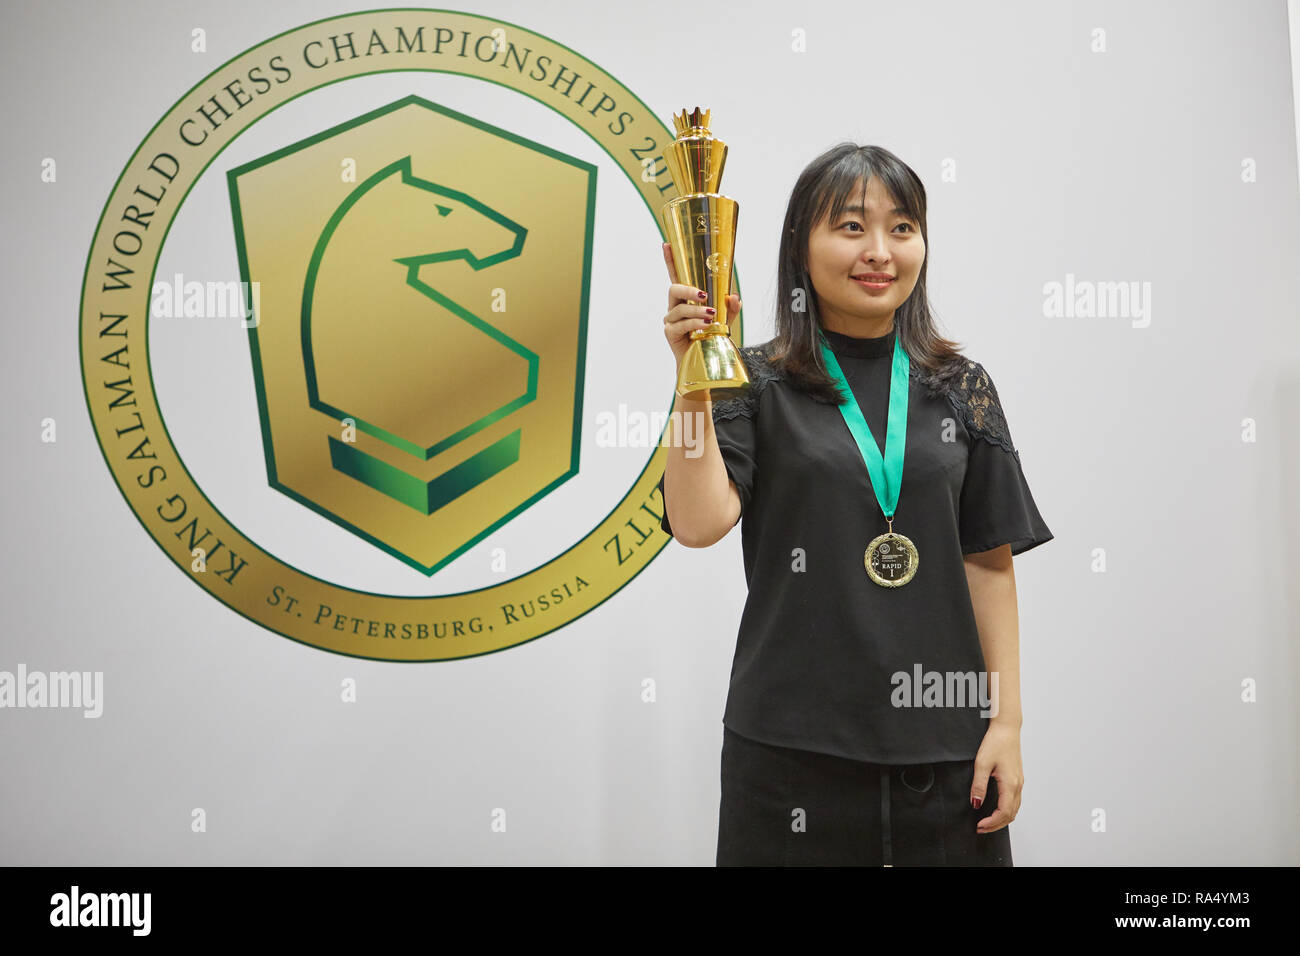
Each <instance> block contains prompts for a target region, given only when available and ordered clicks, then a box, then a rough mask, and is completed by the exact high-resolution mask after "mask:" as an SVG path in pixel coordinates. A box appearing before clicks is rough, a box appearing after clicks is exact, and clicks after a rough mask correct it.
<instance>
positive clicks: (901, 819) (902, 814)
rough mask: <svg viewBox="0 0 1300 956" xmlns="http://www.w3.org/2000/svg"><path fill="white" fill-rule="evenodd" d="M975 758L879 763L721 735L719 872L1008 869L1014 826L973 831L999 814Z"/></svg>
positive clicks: (991, 785) (993, 785) (993, 788)
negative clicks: (976, 787)
mask: <svg viewBox="0 0 1300 956" xmlns="http://www.w3.org/2000/svg"><path fill="white" fill-rule="evenodd" d="M974 775H975V760H974V758H972V759H970V760H947V761H939V762H936V763H922V764H878V763H867V762H865V761H861V760H849V759H847V758H844V757H835V756H832V755H830V754H824V753H817V752H814V751H811V750H795V749H791V748H789V747H777V746H773V745H771V744H765V743H761V742H759V741H757V740H751V739H749V738H748V737H743V736H741V735H740V734H738V733H736V732H735V731H733V730H731V729H729V728H727V727H726V726H724V727H723V742H722V802H721V806H720V808H719V815H718V856H717V865H718V866H1011V865H1012V863H1011V833H1010V827H1003V828H1002V829H1000V830H995V831H994V832H993V833H986V834H981V833H976V832H975V825H976V824H977V823H978V822H979V821H980V820H982V819H984V818H985V817H986V816H988V815H989V814H990V813H991V812H992V811H993V808H994V807H996V806H997V799H998V791H997V780H995V779H994V778H993V777H992V776H990V777H989V782H988V792H987V794H986V795H985V798H984V803H983V805H982V806H981V808H980V809H979V810H976V809H974V808H973V807H972V806H971V805H970V787H971V781H972V779H973V778H974Z"/></svg>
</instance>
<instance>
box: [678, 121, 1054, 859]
mask: <svg viewBox="0 0 1300 956" xmlns="http://www.w3.org/2000/svg"><path fill="white" fill-rule="evenodd" d="M926 242H927V231H926V197H925V188H924V186H923V185H922V184H921V182H920V180H919V179H918V178H917V176H916V174H915V173H914V172H913V171H912V170H911V169H910V168H908V166H906V165H905V164H904V163H903V162H902V161H900V160H899V159H898V158H897V157H896V156H894V155H893V154H892V153H890V152H889V151H887V150H884V149H880V148H878V147H873V146H862V147H860V146H857V145H855V144H852V143H843V144H840V145H839V146H836V147H834V148H833V149H831V150H829V151H827V152H826V153H825V154H823V155H822V156H820V157H818V158H817V159H816V160H814V161H813V162H812V163H811V164H810V165H809V166H808V168H807V169H805V170H804V171H803V173H802V174H801V175H800V177H799V179H798V181H797V183H796V184H795V187H794V190H793V192H792V194H791V197H790V202H789V206H788V208H787V211H786V218H785V226H784V230H783V233H782V239H781V246H780V253H779V256H780V276H779V280H778V302H777V315H776V335H775V336H774V338H773V339H772V340H771V341H770V342H767V343H764V344H763V345H759V346H747V347H745V348H743V349H742V350H741V355H742V357H743V358H744V361H745V364H746V367H747V370H748V372H749V377H750V382H751V384H750V386H749V387H748V388H747V389H743V390H732V391H723V392H718V393H717V394H716V395H714V396H713V397H712V401H710V400H709V399H708V398H705V399H704V400H702V401H700V400H688V399H683V398H680V397H679V398H678V399H677V403H676V408H675V410H676V411H679V412H681V413H682V414H692V413H701V414H700V419H699V420H701V421H702V423H703V428H702V429H701V431H702V434H703V436H704V437H703V443H702V447H703V454H697V453H693V454H696V457H688V456H687V454H686V453H685V452H686V449H685V448H683V447H682V445H681V443H679V442H673V441H670V442H669V449H668V463H667V465H666V468H665V473H664V478H663V479H662V480H661V481H660V490H661V493H662V494H663V497H664V516H663V520H662V527H663V529H664V530H665V531H667V532H668V533H669V534H672V535H674V536H675V537H676V538H677V539H678V540H679V541H681V542H682V543H684V544H686V545H688V546H690V547H708V546H709V545H711V544H713V543H714V542H716V541H718V540H720V539H721V538H722V537H723V536H724V535H726V533H727V532H728V531H729V530H730V529H731V527H732V526H733V525H734V524H735V523H736V522H737V521H738V520H741V519H743V520H742V524H741V537H742V550H743V554H744V564H745V577H746V581H747V583H748V586H749V594H748V597H747V599H746V603H745V609H744V612H743V614H742V616H741V622H740V630H739V634H738V637H737V642H736V654H735V660H734V663H733V666H732V672H731V685H730V690H729V692H728V696H727V706H726V710H725V713H724V715H723V723H724V729H723V748H722V801H721V806H720V813H719V827H718V853H717V863H718V865H720V866H722V865H760V864H769V865H790V864H865V865H885V866H892V865H948V866H953V865H980V866H1010V865H1012V858H1011V838H1010V830H1009V829H1008V824H1009V823H1010V822H1011V821H1012V820H1013V819H1015V816H1016V813H1017V811H1018V809H1019V806H1020V792H1021V787H1022V784H1023V780H1024V778H1023V774H1022V771H1021V762H1020V726H1021V712H1020V686H1019V657H1018V645H1019V634H1018V621H1017V610H1016V591H1015V577H1014V572H1013V569H1012V561H1011V558H1012V555H1015V554H1020V553H1022V552H1024V551H1027V550H1029V549H1030V548H1033V547H1035V546H1037V545H1039V544H1042V543H1044V542H1046V541H1050V540H1051V539H1052V537H1053V536H1052V533H1051V531H1049V530H1048V528H1047V525H1046V524H1045V523H1044V522H1043V519H1042V517H1041V516H1040V515H1039V513H1038V509H1037V507H1036V506H1035V504H1034V500H1033V497H1032V496H1031V494H1030V492H1029V487H1028V484H1027V483H1026V481H1025V477H1024V474H1023V472H1022V470H1021V463H1020V455H1019V452H1018V451H1017V450H1016V448H1015V446H1014V445H1013V444H1012V441H1011V434H1010V431H1009V430H1008V428H1007V425H1006V421H1005V419H1004V417H1003V415H1002V410H1001V406H1000V404H999V401H998V395H997V390H996V389H995V388H994V386H993V382H992V379H991V378H990V376H989V374H988V372H987V371H985V369H984V368H983V366H982V365H980V364H979V363H978V362H974V361H972V360H970V359H968V358H966V357H965V356H963V355H961V354H960V352H958V351H957V343H954V342H950V341H948V340H947V339H944V338H942V337H940V336H939V335H938V334H937V333H936V332H935V329H934V322H933V318H932V316H931V314H930V309H929V305H928V302H927V299H926ZM664 256H665V261H666V262H667V264H668V270H669V277H670V279H671V281H672V284H671V285H670V287H669V311H668V314H667V315H666V316H665V318H664V334H665V337H666V338H667V340H668V343H669V346H670V347H671V349H672V352H673V355H674V357H675V358H676V359H677V361H678V362H679V363H680V361H681V359H682V356H683V355H684V354H685V351H686V348H687V346H688V345H689V344H690V339H689V333H690V332H691V331H693V330H695V329H698V328H702V327H703V326H704V325H705V324H707V323H708V322H711V321H713V319H711V318H710V316H711V315H712V314H713V313H712V312H711V310H709V309H708V308H707V307H705V306H702V305H700V304H698V303H700V301H701V297H700V296H699V291H700V290H698V289H694V288H691V287H689V286H686V285H683V284H680V283H678V282H677V276H676V275H675V274H674V270H673V265H672V256H671V251H670V250H669V249H668V247H667V246H665V247H664ZM727 311H728V316H729V318H730V319H734V317H735V316H736V315H738V314H739V312H740V301H739V299H738V298H737V297H736V296H734V295H733V296H730V297H729V301H728V302H727ZM707 394H708V393H706V395H707ZM855 422H856V423H857V424H856V425H855V424H854V423H855ZM697 434H698V433H697ZM873 442H874V448H873V447H872V443H873ZM904 539H906V540H904Z"/></svg>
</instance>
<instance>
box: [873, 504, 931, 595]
mask: <svg viewBox="0 0 1300 956" xmlns="http://www.w3.org/2000/svg"><path fill="white" fill-rule="evenodd" d="M886 520H888V521H889V523H890V530H888V531H886V532H885V533H884V534H882V535H879V536H878V537H875V538H872V539H871V543H870V544H869V545H867V553H866V556H865V559H864V560H865V563H866V566H867V574H868V576H869V577H870V578H871V580H873V581H875V582H876V583H877V584H879V585H882V586H883V587H887V588H896V587H901V586H902V585H904V584H906V583H907V582H908V581H910V580H912V578H914V577H915V576H916V569H917V567H918V566H919V565H920V563H921V555H920V554H919V553H918V552H917V550H916V545H914V544H913V543H912V539H911V538H909V537H907V536H906V535H902V534H899V533H898V532H897V531H894V530H893V520H892V519H886Z"/></svg>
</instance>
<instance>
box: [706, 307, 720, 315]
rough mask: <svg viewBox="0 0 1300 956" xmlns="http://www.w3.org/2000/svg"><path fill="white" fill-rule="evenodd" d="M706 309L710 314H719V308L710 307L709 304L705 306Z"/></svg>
mask: <svg viewBox="0 0 1300 956" xmlns="http://www.w3.org/2000/svg"><path fill="white" fill-rule="evenodd" d="M704 311H705V312H707V313H709V315H717V314H718V310H717V309H710V308H709V307H708V306H707V305H706V306H705V307H704Z"/></svg>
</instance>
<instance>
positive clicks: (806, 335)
mask: <svg viewBox="0 0 1300 956" xmlns="http://www.w3.org/2000/svg"><path fill="white" fill-rule="evenodd" d="M872 176H878V177H880V182H881V185H882V186H884V188H885V189H886V190H888V191H889V193H891V194H892V195H893V197H894V198H895V199H896V200H898V205H899V206H901V207H902V208H903V209H905V210H906V211H907V214H908V215H909V216H910V217H911V218H912V219H914V220H915V221H916V223H917V225H918V226H919V227H920V231H921V237H922V239H923V240H924V242H925V246H926V257H925V261H924V262H922V264H921V272H920V275H919V276H918V278H917V281H916V288H914V289H913V290H912V294H911V295H909V296H908V297H907V299H906V300H905V301H904V302H903V304H902V305H900V306H899V307H898V310H897V311H896V312H895V314H894V327H895V328H896V329H897V330H898V335H899V337H900V338H901V340H902V344H903V349H904V350H905V351H906V352H907V357H908V360H909V361H910V362H911V364H912V366H913V367H914V368H916V369H917V376H918V378H919V379H920V380H921V381H922V383H923V384H925V385H927V386H928V387H929V388H930V389H931V391H939V390H941V389H942V388H943V387H944V383H945V382H947V381H948V380H950V379H951V378H952V377H953V376H954V375H956V374H957V373H958V372H960V371H961V367H962V365H963V364H964V356H962V354H961V352H960V351H959V350H958V343H957V342H954V341H951V340H949V339H946V338H943V337H942V336H940V335H939V334H938V332H937V331H936V330H935V327H934V318H933V316H932V314H931V311H930V303H929V299H928V298H927V296H926V291H925V275H926V268H927V266H928V265H929V262H930V255H929V248H930V236H929V232H928V230H927V227H926V221H925V211H926V201H925V186H924V185H922V183H921V180H920V178H919V177H918V176H917V175H916V173H914V172H913V171H912V169H911V167H909V166H908V165H907V164H906V163H904V162H903V161H902V160H901V159H899V158H898V157H897V156H895V155H894V154H893V153H891V152H890V151H889V150H887V149H883V148H881V147H879V146H859V145H858V144H856V143H849V142H845V143H840V144H838V145H836V146H834V147H832V148H831V149H829V150H827V151H826V152H824V153H822V155H820V156H818V157H817V158H816V159H814V160H813V161H812V162H811V163H809V164H808V166H807V167H806V168H805V169H804V171H803V172H802V173H800V174H799V179H798V180H797V181H796V182H795V185H794V189H793V190H792V191H791V193H790V202H789V205H788V206H787V207H786V213H785V226H784V228H783V229H782V231H781V248H780V252H779V253H778V258H779V270H778V279H777V299H776V335H775V336H773V338H772V341H771V342H770V343H768V345H767V348H766V351H767V354H768V359H769V361H770V362H771V363H772V365H773V366H774V367H776V368H778V369H779V370H780V371H781V373H782V374H783V377H784V378H785V379H786V380H787V381H788V382H790V383H791V384H792V385H794V386H795V387H796V388H798V389H800V390H801V391H804V392H806V393H807V394H809V395H810V396H811V397H813V398H815V399H817V400H818V401H821V402H826V403H828V404H832V405H840V404H843V403H844V402H846V401H847V400H848V398H847V396H845V395H843V394H842V393H841V391H840V390H839V388H838V387H837V386H836V384H835V380H834V379H832V378H831V377H830V375H829V374H828V373H827V371H826V366H825V364H824V363H823V361H822V356H821V348H820V344H819V341H818V338H817V330H818V328H819V327H820V326H821V317H820V316H819V315H818V311H817V295H816V292H815V291H814V289H813V284H812V278H811V276H810V275H809V273H808V263H807V253H808V237H809V235H810V233H811V232H812V229H813V226H814V225H816V224H817V223H818V222H820V221H821V219H822V216H823V215H825V214H826V213H827V212H828V210H829V215H830V217H831V220H832V221H834V220H835V219H836V218H838V216H839V215H840V213H841V212H842V211H843V209H844V207H845V206H846V205H847V204H848V202H849V200H850V199H851V198H854V197H855V196H856V195H858V193H859V190H862V191H863V193H865V189H866V183H867V180H869V179H870V178H871V177H872ZM861 201H862V203H863V205H864V206H865V205H866V198H865V195H863V198H862V200H861ZM798 305H802V306H803V308H801V309H798V310H797V311H796V309H797V306H798Z"/></svg>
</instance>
